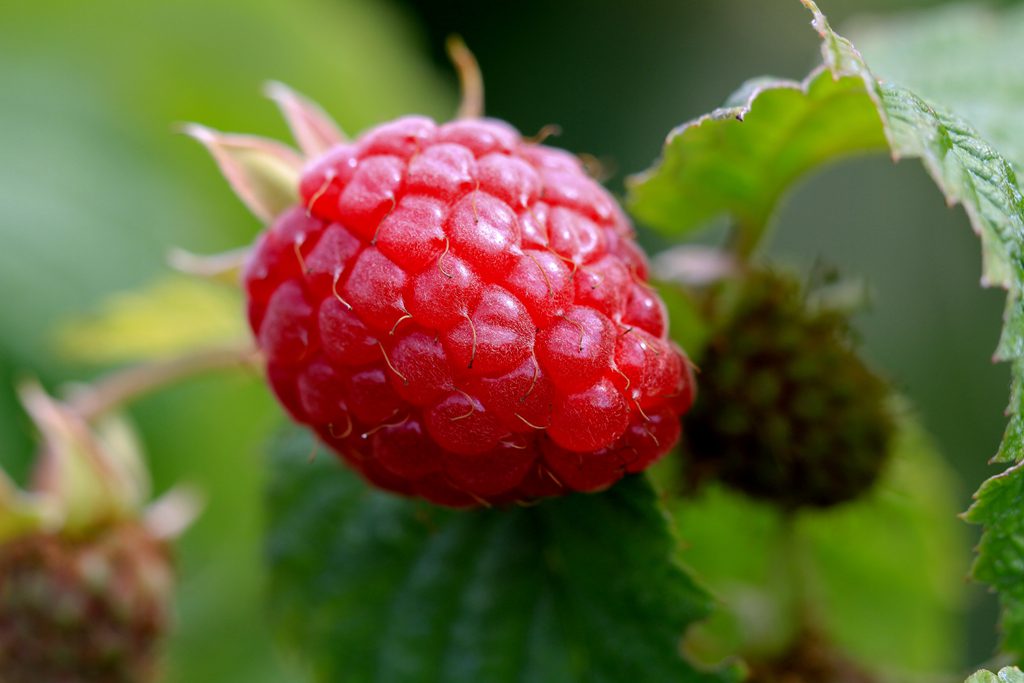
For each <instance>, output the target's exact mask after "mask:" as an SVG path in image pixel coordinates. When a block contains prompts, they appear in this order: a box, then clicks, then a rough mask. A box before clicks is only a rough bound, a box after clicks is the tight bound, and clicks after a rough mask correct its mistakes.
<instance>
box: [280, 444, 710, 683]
mask: <svg viewBox="0 0 1024 683" xmlns="http://www.w3.org/2000/svg"><path fill="white" fill-rule="evenodd" d="M311 446H312V444H311V440H310V437H309V436H307V435H306V434H305V433H300V432H298V431H296V432H293V433H292V434H291V435H290V436H288V437H287V438H286V439H283V440H282V441H280V442H279V443H278V445H277V448H276V454H275V457H274V459H273V473H272V477H273V479H272V482H273V483H272V486H271V490H270V529H269V540H268V543H267V556H268V560H269V563H270V570H271V604H272V611H273V615H274V618H275V619H276V621H277V624H278V627H279V628H278V630H279V633H280V635H281V637H282V639H283V641H284V642H285V643H286V644H287V645H288V646H289V647H290V648H291V649H293V650H295V651H297V652H298V653H300V654H301V655H302V657H303V658H304V659H305V660H306V661H307V662H308V663H309V664H310V667H311V670H312V671H313V672H314V678H315V680H319V681H331V682H333V681H339V680H345V681H352V682H354V683H363V682H371V681H372V682H379V683H384V682H390V681H395V682H401V683H419V682H421V681H422V682H426V681H436V682H438V683H460V682H463V681H464V682H466V683H479V682H480V681H487V682H488V683H502V682H503V681H509V682H511V681H517V682H520V681H522V682H536V683H560V682H562V681H565V682H577V681H579V682H582V681H586V682H587V683H600V682H605V681H606V682H607V683H613V682H614V683H618V682H620V681H624V680H631V681H637V682H638V683H644V682H647V681H650V682H651V683H666V682H667V681H679V682H682V683H685V682H686V681H711V680H719V681H720V680H723V677H722V675H717V674H709V673H703V672H699V671H698V670H696V669H695V668H693V667H692V666H690V665H689V664H688V663H687V662H686V661H684V659H683V658H682V657H681V655H680V641H681V638H682V635H683V633H684V631H685V630H686V628H687V627H688V626H689V625H690V624H691V623H693V622H694V621H696V620H698V619H701V618H703V617H704V616H705V615H707V613H708V611H709V607H710V604H709V598H708V596H707V594H706V593H705V592H704V591H703V590H702V589H701V588H700V587H699V586H697V585H696V584H695V583H694V582H693V580H692V579H691V578H690V577H689V576H688V575H687V573H686V572H685V571H684V570H683V569H682V568H681V567H680V566H679V565H678V564H676V563H675V562H674V561H673V559H672V558H673V555H674V550H675V545H676V541H675V539H674V538H673V536H672V534H671V532H670V529H669V526H668V524H667V519H666V517H665V516H664V514H663V512H662V511H661V508H660V507H659V505H658V503H657V500H656V498H655V495H654V492H653V490H652V489H651V487H650V485H649V484H648V483H647V481H646V480H645V479H644V478H643V477H633V478H631V479H628V480H626V481H624V482H622V483H621V484H620V485H618V486H616V487H614V488H613V489H612V490H611V491H609V492H608V493H606V494H603V495H577V496H572V497H570V498H566V499H562V500H557V501H551V502H547V503H543V504H541V505H537V506H534V507H530V508H516V509H503V510H482V511H473V512H454V511H450V510H444V509H440V508H436V507H431V506H429V505H426V504H424V503H419V502H413V501H409V500H404V499H401V498H397V497H395V496H392V495H388V494H385V493H381V492H377V491H373V490H371V489H369V488H367V486H366V485H365V484H364V483H363V482H362V481H361V480H360V479H359V478H358V476H356V475H355V474H354V473H353V472H351V471H350V470H349V469H347V468H345V467H343V466H342V465H340V464H339V463H338V462H336V461H335V460H334V459H332V458H330V457H329V456H327V457H320V458H318V459H317V460H316V461H314V462H310V461H309V453H310V451H311Z"/></svg>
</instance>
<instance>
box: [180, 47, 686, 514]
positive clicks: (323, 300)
mask: <svg viewBox="0 0 1024 683" xmlns="http://www.w3.org/2000/svg"><path fill="white" fill-rule="evenodd" d="M463 57H464V55H463ZM270 92H271V95H272V96H273V99H274V100H275V101H276V102H277V103H278V104H279V105H280V107H281V110H282V111H283V113H284V115H285V117H286V119H287V120H288V122H289V125H290V127H291V129H292V131H293V132H294V134H295V137H296V140H297V141H298V143H299V146H300V147H301V149H302V152H303V153H304V155H305V156H306V159H305V162H304V165H303V166H302V170H301V172H295V173H294V175H288V173H290V172H291V171H290V169H294V168H295V164H294V163H293V161H292V155H293V154H294V153H295V152H293V151H284V150H281V149H280V148H279V147H278V146H277V144H276V143H270V142H261V141H258V139H255V138H250V137H240V136H225V135H220V134H215V133H213V132H211V131H209V130H208V129H192V132H193V133H197V131H198V134H197V137H199V139H200V140H201V141H202V142H203V143H204V144H205V145H206V146H207V147H208V148H209V149H210V151H211V152H212V153H213V155H214V157H215V158H216V159H217V161H218V163H219V164H220V166H221V168H222V170H223V171H224V175H225V177H226V178H227V179H228V181H229V182H230V183H231V185H232V187H233V188H234V189H235V191H236V193H237V194H238V195H239V196H240V197H241V198H242V200H243V201H244V202H245V203H246V204H247V205H249V206H250V208H252V209H253V212H254V213H255V214H256V215H257V216H258V217H260V218H263V219H267V218H270V217H271V216H272V218H270V220H269V227H268V229H267V230H266V232H264V233H263V235H262V236H261V237H260V239H259V241H258V243H257V244H256V246H255V248H254V249H253V251H252V254H251V256H250V258H249V260H248V263H247V265H246V267H245V269H244V273H243V279H244V286H245V290H246V293H247V295H248V316H249V322H250V324H251V327H252V330H253V333H254V335H255V337H256V340H257V342H258V344H259V346H260V348H261V350H262V352H263V354H264V356H265V358H266V363H267V375H268V378H269V381H270V384H271V386H272V387H273V390H274V392H275V393H276V395H277V397H278V399H279V400H280V401H281V403H282V404H283V406H284V407H285V409H286V410H287V411H288V413H289V414H290V415H291V416H292V417H293V418H294V419H295V420H296V421H297V422H300V423H302V424H305V425H308V426H309V427H311V428H312V429H314V430H315V431H316V432H317V433H318V434H319V436H320V437H321V440H322V441H323V442H324V443H325V444H327V445H328V446H329V447H330V448H331V449H332V450H334V451H335V452H336V453H337V454H339V455H340V456H341V457H342V458H343V459H344V460H345V461H346V462H348V463H349V464H350V465H351V466H352V467H354V468H355V469H356V470H358V471H359V472H360V473H361V474H362V475H363V476H364V477H365V478H366V479H368V480H369V481H371V482H373V483H374V484H376V485H377V486H380V487H382V488H385V489H388V490H391V491H395V492H398V493H402V494H405V495H413V496H421V497H424V498H427V499H429V500H431V501H434V502H437V503H440V504H443V505H449V506H459V507H462V506H474V505H478V504H486V505H489V504H496V503H498V504H500V503H508V502H525V501H530V500H533V499H536V498H541V497H545V496H551V495H559V494H563V493H567V492H571V491H595V490H600V489H603V488H606V487H608V486H610V485H611V484H612V483H614V482H615V481H617V480H618V479H619V478H621V477H622V476H623V475H625V474H627V473H631V472H639V471H641V470H643V469H644V468H646V467H647V466H649V465H650V464H651V463H652V462H654V461H655V460H656V459H657V458H659V457H660V456H662V455H664V454H665V453H666V452H667V451H668V450H670V449H671V448H672V447H673V445H674V444H675V443H676V441H677V440H678V437H679V416H680V415H681V414H682V413H683V412H685V411H686V410H687V409H688V408H689V406H690V404H691V402H692V400H693V394H694V382H693V376H692V374H691V371H690V367H689V364H688V361H687V359H686V357H685V356H684V355H683V353H682V351H681V350H680V349H679V348H678V347H677V346H676V345H675V344H673V343H672V342H671V341H670V340H669V339H668V337H667V326H666V312H665V308H664V306H663V304H662V302H661V300H660V298H659V297H658V295H657V293H656V292H655V291H654V290H653V289H652V288H651V286H650V285H649V284H648V282H647V277H648V266H647V261H646V259H645V257H644V255H643V253H642V252H641V250H640V248H639V247H638V245H637V244H636V242H635V241H634V233H633V229H632V226H631V225H630V223H629V220H628V219H627V218H626V217H625V214H624V213H623V212H622V210H621V209H620V207H619V206H618V204H617V203H616V202H615V200H614V199H613V198H612V197H611V196H610V195H609V194H608V192H607V191H606V190H605V189H604V188H602V187H601V186H600V185H599V184H598V183H597V182H595V181H594V180H592V179H591V178H590V177H588V176H587V174H586V173H585V171H584V168H583V166H582V164H581V162H580V161H579V159H577V158H576V157H575V156H573V155H571V154H568V153H566V152H564V151H561V150H558V149H554V148H551V147H547V146H544V145H542V144H539V143H537V142H534V141H531V140H528V139H524V138H523V137H522V136H521V135H520V134H519V133H518V132H517V131H516V130H515V129H514V128H512V127H511V126H509V125H508V124H506V123H504V122H501V121H497V120H493V119H483V118H477V117H468V118H462V119H457V120H455V121H452V122H450V123H444V124H438V123H435V122H434V121H432V120H431V119H428V118H426V117H422V116H407V117H403V118H400V119H397V120H395V121H392V122H389V123H386V124H383V125H381V126H378V127H376V128H373V129H371V130H369V131H367V132H365V133H363V134H362V135H361V136H359V137H358V138H357V139H355V140H352V141H348V140H346V139H344V138H343V136H342V134H341V133H340V130H339V128H338V127H337V126H336V125H335V124H333V123H332V122H330V121H329V119H326V117H325V115H324V114H323V112H322V110H320V109H319V108H318V107H315V106H314V105H312V104H311V103H310V102H309V101H308V100H306V99H305V98H303V97H301V96H298V95H296V94H294V93H291V92H290V91H288V90H287V89H285V88H284V87H283V86H280V85H275V86H272V88H271V91H270ZM267 169H273V170H272V171H271V172H267ZM282 169H289V171H288V173H282V172H281V171H282ZM286 177H287V180H286ZM275 183H276V186H275V189H274V190H273V191H272V192H268V191H266V188H267V187H269V186H271V185H275ZM289 183H294V184H293V185H290V186H289ZM289 196H292V197H294V199H293V200H291V201H287V202H286V201H285V200H284V198H285V197H289Z"/></svg>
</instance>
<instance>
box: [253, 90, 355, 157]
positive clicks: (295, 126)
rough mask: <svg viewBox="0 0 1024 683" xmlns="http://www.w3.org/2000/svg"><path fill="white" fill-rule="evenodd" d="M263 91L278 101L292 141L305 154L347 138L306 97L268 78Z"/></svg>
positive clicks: (329, 146) (313, 152)
mask: <svg viewBox="0 0 1024 683" xmlns="http://www.w3.org/2000/svg"><path fill="white" fill-rule="evenodd" d="M263 92H264V94H265V95H266V96H267V97H269V98H270V99H271V100H273V101H274V103H275V104H277V106H278V108H279V109H280V110H281V114H282V115H283V116H284V119H285V121H286V122H287V123H288V128H290V129H291V131H292V136H293V137H294V138H295V142H297V143H298V145H299V149H301V150H302V152H303V153H304V154H305V155H306V156H307V157H312V156H317V155H319V154H322V153H323V152H325V151H327V150H328V149H330V148H331V147H333V146H335V145H337V144H339V143H342V142H345V141H346V139H347V138H346V137H345V133H343V132H342V130H341V128H339V127H338V124H337V123H335V122H334V119H332V118H331V117H330V116H329V115H328V114H327V112H325V111H324V110H323V108H322V107H321V106H320V105H318V104H317V103H316V102H314V101H313V100H311V99H309V98H308V97H306V96H304V95H301V94H299V93H297V92H295V91H294V90H292V89H291V88H289V87H288V86H287V85H285V84H284V83H279V82H278V81H269V82H268V83H267V84H266V85H265V86H264V87H263Z"/></svg>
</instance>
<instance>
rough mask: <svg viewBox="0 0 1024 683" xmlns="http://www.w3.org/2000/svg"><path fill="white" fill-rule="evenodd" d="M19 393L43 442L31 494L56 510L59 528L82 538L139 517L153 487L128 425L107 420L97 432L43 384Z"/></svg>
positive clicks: (26, 387) (25, 387)
mask: <svg viewBox="0 0 1024 683" xmlns="http://www.w3.org/2000/svg"><path fill="white" fill-rule="evenodd" d="M19 393H20V395H21V400H22V403H23V404H24V406H25V409H26V411H27V412H28V414H29V416H30V417H31V418H32V421H33V422H34V423H35V425H36V428H37V429H38V430H39V432H40V433H41V435H42V437H43V444H42V450H41V454H40V456H39V460H38V461H37V463H36V469H35V472H34V475H33V482H32V490H33V492H34V493H37V494H39V495H41V496H44V497H45V498H47V499H49V500H52V501H53V502H54V504H55V505H56V506H57V507H58V509H59V510H60V517H61V529H62V530H63V531H64V532H65V533H69V534H76V533H83V532H86V531H88V530H90V529H93V528H95V527H96V526H99V525H102V524H105V523H109V522H112V521H116V520H118V519H125V518H131V517H133V516H135V515H136V514H137V512H138V510H139V508H140V507H141V505H142V502H143V501H144V500H145V498H146V495H147V494H148V487H149V483H148V477H147V475H146V472H145V469H144V466H143V464H142V461H141V458H140V456H139V450H138V444H137V442H136V440H135V438H134V435H133V434H132V433H131V431H130V429H129V428H128V426H127V424H126V423H124V422H121V421H108V422H106V423H105V424H104V426H103V427H102V428H101V429H100V430H98V431H97V432H96V433H94V432H93V431H92V430H90V427H89V425H88V424H87V423H86V422H85V420H83V419H82V418H81V417H80V416H79V415H77V414H76V413H74V412H73V411H71V410H70V409H68V408H67V407H66V406H64V405H63V404H61V403H59V402H58V401H56V400H54V399H53V398H51V397H50V396H49V395H47V394H46V392H45V391H43V389H42V387H40V386H39V384H37V383H34V382H30V383H25V384H23V385H21V386H20V387H19Z"/></svg>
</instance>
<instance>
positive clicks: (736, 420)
mask: <svg viewBox="0 0 1024 683" xmlns="http://www.w3.org/2000/svg"><path fill="white" fill-rule="evenodd" d="M731 284H732V288H729V287H725V288H723V289H722V290H721V291H719V292H717V293H716V294H714V295H712V297H713V299H712V301H713V304H714V305H713V308H714V309H715V311H716V313H715V317H716V318H717V319H718V320H720V324H719V325H718V326H717V328H716V331H715V333H714V334H713V336H712V338H711V340H710V342H709V345H708V348H707V349H706V352H705V354H704V357H703V359H702V360H701V363H700V368H701V372H700V388H701V393H700V396H699V397H698V400H697V404H696V406H695V408H694V410H693V411H692V412H691V413H690V415H688V416H687V418H686V419H685V422H684V434H685V438H686V446H687V447H686V451H687V455H688V458H689V466H690V472H691V475H693V477H695V478H696V479H697V480H702V479H705V478H709V477H714V478H717V479H719V480H721V481H723V482H725V483H726V484H728V485H730V486H732V487H734V488H736V489H739V490H741V491H743V492H745V493H747V494H749V495H750V496H753V497H755V498H761V499H766V500H770V501H773V502H775V503H776V504H778V505H780V506H781V507H783V508H786V509H796V508H800V507H825V506H829V505H834V504H836V503H840V502H843V501H846V500H849V499H852V498H855V497H856V496H858V495H859V494H861V493H862V492H863V491H865V490H866V489H867V488H868V487H870V486H871V484H872V483H873V482H874V481H875V479H876V478H877V477H878V474H879V472H880V470H881V468H882V465H883V463H884V461H885V458H886V453H887V450H888V448H887V446H888V441H889V437H890V434H891V432H892V430H893V427H892V421H891V418H890V415H889V412H888V407H887V400H886V399H887V394H888V389H887V386H886V384H885V383H884V382H883V381H882V380H881V379H880V378H879V377H878V376H876V375H875V374H873V373H872V372H871V371H870V370H869V369H868V368H867V367H866V366H865V364H864V362H863V361H862V360H861V359H860V358H859V357H858V356H857V354H856V353H855V352H854V351H853V349H852V348H851V345H850V343H849V334H848V325H847V322H846V317H845V316H844V315H843V314H842V313H839V312H837V311H835V310H829V309H827V308H813V307H809V306H807V305H806V302H805V297H804V296H803V293H802V290H801V287H800V284H799V283H798V282H796V281H795V280H793V279H791V278H789V277H787V276H784V275H780V274H777V273H772V272H757V271H755V272H753V273H751V274H749V275H746V276H745V277H744V279H743V280H742V281H741V282H740V283H731Z"/></svg>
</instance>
